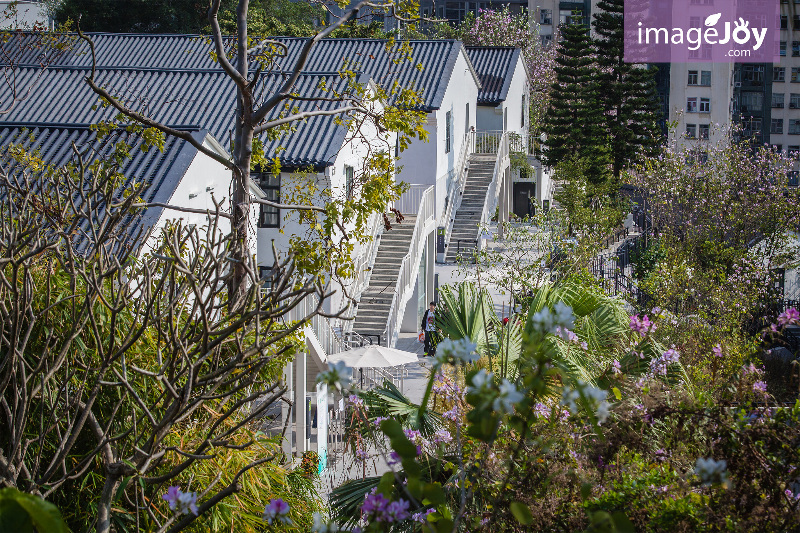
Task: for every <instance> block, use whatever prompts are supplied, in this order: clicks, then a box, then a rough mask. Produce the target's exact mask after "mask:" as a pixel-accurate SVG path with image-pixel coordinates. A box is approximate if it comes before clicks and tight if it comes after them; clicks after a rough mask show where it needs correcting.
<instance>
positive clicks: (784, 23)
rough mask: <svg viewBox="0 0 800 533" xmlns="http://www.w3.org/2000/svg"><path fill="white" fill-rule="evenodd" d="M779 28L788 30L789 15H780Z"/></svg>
mask: <svg viewBox="0 0 800 533" xmlns="http://www.w3.org/2000/svg"><path fill="white" fill-rule="evenodd" d="M781 29H782V30H788V29H789V17H787V16H786V15H781Z"/></svg>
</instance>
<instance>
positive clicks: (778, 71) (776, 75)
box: [772, 67, 786, 81]
mask: <svg viewBox="0 0 800 533" xmlns="http://www.w3.org/2000/svg"><path fill="white" fill-rule="evenodd" d="M772 81H786V68H785V67H773V68H772Z"/></svg>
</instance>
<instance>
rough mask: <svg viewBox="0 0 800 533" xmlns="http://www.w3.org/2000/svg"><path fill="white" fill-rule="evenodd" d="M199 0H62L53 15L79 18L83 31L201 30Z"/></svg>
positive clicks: (203, 19)
mask: <svg viewBox="0 0 800 533" xmlns="http://www.w3.org/2000/svg"><path fill="white" fill-rule="evenodd" d="M207 11H208V2H204V1H202V0H64V1H63V2H61V4H60V5H58V7H56V10H55V19H56V20H57V21H58V22H66V21H67V20H68V19H69V20H72V21H76V20H78V17H80V19H81V27H82V28H83V29H84V30H87V31H101V32H115V33H119V32H124V33H201V32H202V31H203V28H205V27H206V26H207V25H208V21H207V15H206V13H207Z"/></svg>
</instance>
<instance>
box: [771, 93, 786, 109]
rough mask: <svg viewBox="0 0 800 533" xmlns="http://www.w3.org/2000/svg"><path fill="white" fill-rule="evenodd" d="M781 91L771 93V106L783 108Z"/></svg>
mask: <svg viewBox="0 0 800 533" xmlns="http://www.w3.org/2000/svg"><path fill="white" fill-rule="evenodd" d="M785 96H786V95H785V94H783V93H772V107H775V108H777V109H783V102H784V97H785Z"/></svg>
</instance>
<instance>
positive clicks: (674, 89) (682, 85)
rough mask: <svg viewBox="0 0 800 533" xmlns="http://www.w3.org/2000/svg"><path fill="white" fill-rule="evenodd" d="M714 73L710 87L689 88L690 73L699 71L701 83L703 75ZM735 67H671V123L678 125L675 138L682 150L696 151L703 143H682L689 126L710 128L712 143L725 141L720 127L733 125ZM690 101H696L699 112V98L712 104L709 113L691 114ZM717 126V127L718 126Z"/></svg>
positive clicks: (726, 65)
mask: <svg viewBox="0 0 800 533" xmlns="http://www.w3.org/2000/svg"><path fill="white" fill-rule="evenodd" d="M704 70H705V71H711V85H710V86H702V85H689V83H688V82H689V71H697V75H698V80H700V79H701V77H702V72H703V71H704ZM732 79H733V63H672V64H671V66H670V74H669V84H670V87H669V121H670V122H674V123H677V125H676V127H675V132H674V133H675V134H676V135H677V136H678V139H679V140H680V144H681V145H682V146H683V147H694V146H696V145H697V144H698V142H699V143H700V144H702V141H698V140H690V139H683V135H684V133H685V132H686V125H687V124H694V125H696V126H697V128H696V129H697V131H698V136H699V129H700V126H701V125H703V124H708V125H709V126H710V130H711V137H710V139H709V140H710V141H711V142H716V141H718V140H720V139H721V138H722V137H723V132H722V131H721V128H720V127H718V126H719V125H724V126H727V125H728V124H730V121H731V113H730V110H731V100H732V99H733V83H732ZM688 98H697V102H698V110H699V108H700V107H699V106H700V98H709V99H710V100H711V112H710V113H699V112H696V113H688V112H686V109H687V107H686V102H687V99H688ZM715 125H718V126H715Z"/></svg>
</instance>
